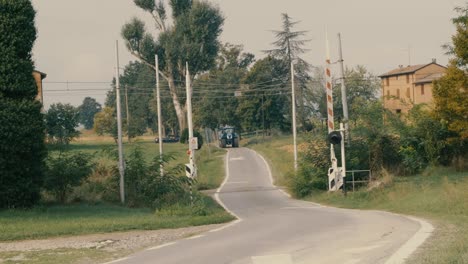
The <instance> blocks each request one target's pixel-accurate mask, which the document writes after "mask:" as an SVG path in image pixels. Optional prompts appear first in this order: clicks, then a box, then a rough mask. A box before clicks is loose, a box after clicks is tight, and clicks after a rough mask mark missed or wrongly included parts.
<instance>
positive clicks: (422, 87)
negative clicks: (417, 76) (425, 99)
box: [421, 84, 424, 95]
mask: <svg viewBox="0 0 468 264" xmlns="http://www.w3.org/2000/svg"><path fill="white" fill-rule="evenodd" d="M421 95H424V84H421Z"/></svg>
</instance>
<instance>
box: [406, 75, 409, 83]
mask: <svg viewBox="0 0 468 264" xmlns="http://www.w3.org/2000/svg"><path fill="white" fill-rule="evenodd" d="M406 83H409V74H406Z"/></svg>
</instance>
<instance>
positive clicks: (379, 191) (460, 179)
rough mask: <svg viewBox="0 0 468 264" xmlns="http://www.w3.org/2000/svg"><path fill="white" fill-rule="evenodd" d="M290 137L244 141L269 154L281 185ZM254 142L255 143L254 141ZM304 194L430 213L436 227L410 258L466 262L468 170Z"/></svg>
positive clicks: (336, 202)
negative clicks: (372, 186)
mask: <svg viewBox="0 0 468 264" xmlns="http://www.w3.org/2000/svg"><path fill="white" fill-rule="evenodd" d="M289 142H290V138H279V139H274V140H267V141H265V142H263V143H262V142H255V141H254V142H252V143H251V144H248V147H251V148H253V149H255V150H257V151H259V152H260V153H261V154H262V155H264V156H265V158H267V160H269V162H270V165H271V167H272V170H273V176H274V177H275V179H276V181H277V183H278V184H279V185H283V184H284V182H285V178H284V177H285V175H288V174H290V173H291V172H292V168H290V167H291V164H292V159H291V158H290V157H289V156H291V155H285V152H284V148H285V145H286V144H290V143H289ZM253 143H256V144H253ZM306 199H307V200H310V201H314V202H318V203H322V204H326V205H331V206H335V207H343V208H354V209H377V210H384V211H390V212H395V213H400V214H406V215H413V216H417V217H422V218H425V219H428V220H429V221H430V222H431V223H433V224H434V225H435V227H436V230H435V232H434V234H433V236H432V237H431V239H430V240H429V241H428V242H427V243H425V244H424V245H423V246H422V247H421V248H420V249H419V250H418V251H417V252H416V254H414V255H413V256H412V258H411V259H410V260H408V263H468V172H455V171H452V170H450V169H447V168H435V169H434V168H431V169H428V170H427V172H425V173H423V174H421V175H415V176H410V177H395V178H393V179H392V181H390V183H389V184H386V185H385V186H383V187H379V188H375V189H373V190H371V191H368V190H367V189H361V190H358V191H356V192H354V193H348V196H347V197H344V196H343V195H342V194H341V193H328V192H324V191H316V192H314V193H313V194H312V195H311V196H310V197H307V198H306Z"/></svg>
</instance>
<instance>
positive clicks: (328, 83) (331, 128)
mask: <svg viewBox="0 0 468 264" xmlns="http://www.w3.org/2000/svg"><path fill="white" fill-rule="evenodd" d="M326 41H327V43H326V45H327V58H326V66H325V82H326V89H327V115H328V122H327V125H328V133H330V132H332V131H334V130H335V122H334V121H333V118H334V116H333V85H332V76H331V62H330V47H329V44H328V37H327V40H326Z"/></svg>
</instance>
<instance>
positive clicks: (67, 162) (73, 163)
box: [44, 152, 93, 203]
mask: <svg viewBox="0 0 468 264" xmlns="http://www.w3.org/2000/svg"><path fill="white" fill-rule="evenodd" d="M92 167H93V164H92V163H91V156H90V155H87V154H84V153H80V152H78V153H66V152H61V153H59V154H58V155H57V156H54V155H49V157H48V159H47V161H46V177H45V182H44V188H45V190H46V191H48V192H50V193H52V194H53V195H54V196H55V198H56V199H57V200H58V201H59V202H61V203H64V202H66V200H67V196H68V194H70V193H71V191H72V189H73V187H75V186H78V185H80V184H81V183H82V181H83V180H84V179H86V178H87V177H88V176H89V175H90V173H91V172H92Z"/></svg>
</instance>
